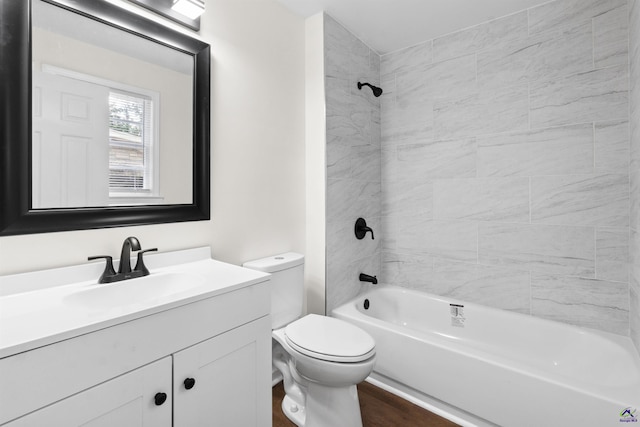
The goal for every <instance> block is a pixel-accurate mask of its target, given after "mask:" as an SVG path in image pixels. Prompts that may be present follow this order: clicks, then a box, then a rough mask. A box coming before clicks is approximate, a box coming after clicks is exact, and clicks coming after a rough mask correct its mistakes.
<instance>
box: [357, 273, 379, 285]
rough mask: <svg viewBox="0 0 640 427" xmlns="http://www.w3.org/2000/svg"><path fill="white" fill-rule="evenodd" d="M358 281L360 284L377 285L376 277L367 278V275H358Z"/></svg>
mask: <svg viewBox="0 0 640 427" xmlns="http://www.w3.org/2000/svg"><path fill="white" fill-rule="evenodd" d="M359 279H360V281H361V282H371V283H373V284H374V285H377V284H378V278H377V277H376V276H369V275H368V274H364V273H360V277H359Z"/></svg>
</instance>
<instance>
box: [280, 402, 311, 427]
mask: <svg viewBox="0 0 640 427" xmlns="http://www.w3.org/2000/svg"><path fill="white" fill-rule="evenodd" d="M282 412H283V413H284V415H286V417H287V418H289V420H291V422H292V423H294V424H295V425H297V426H298V427H303V426H304V421H305V419H306V415H307V411H306V410H305V408H304V406H303V407H300V406H299V405H298V404H297V403H296V402H294V401H293V399H291V398H290V397H289V396H286V395H285V396H284V399H283V400H282Z"/></svg>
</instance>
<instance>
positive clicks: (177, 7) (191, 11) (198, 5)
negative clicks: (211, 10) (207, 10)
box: [171, 0, 204, 19]
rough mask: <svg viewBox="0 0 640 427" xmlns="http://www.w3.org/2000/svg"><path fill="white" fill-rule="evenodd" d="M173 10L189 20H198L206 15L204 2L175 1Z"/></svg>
mask: <svg viewBox="0 0 640 427" xmlns="http://www.w3.org/2000/svg"><path fill="white" fill-rule="evenodd" d="M171 9H172V10H174V11H175V12H178V13H179V14H181V15H184V16H186V17H187V18H189V19H196V18H198V17H199V16H200V15H202V14H203V13H204V1H202V0H173V6H171Z"/></svg>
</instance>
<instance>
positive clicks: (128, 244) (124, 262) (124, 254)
mask: <svg viewBox="0 0 640 427" xmlns="http://www.w3.org/2000/svg"><path fill="white" fill-rule="evenodd" d="M140 249H142V248H141V247H140V242H139V241H138V239H136V238H135V237H133V236H132V237H127V238H126V239H124V242H122V250H121V251H120V265H119V266H118V274H126V273H130V272H131V251H132V250H133V251H139V250H140Z"/></svg>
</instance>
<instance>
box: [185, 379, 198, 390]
mask: <svg viewBox="0 0 640 427" xmlns="http://www.w3.org/2000/svg"><path fill="white" fill-rule="evenodd" d="M194 385H196V380H195V379H194V378H187V379H185V380H184V388H186V389H187V390H191V389H192V388H193V386H194Z"/></svg>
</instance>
